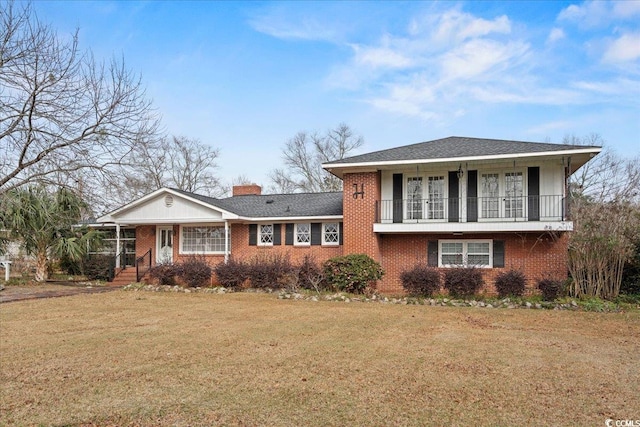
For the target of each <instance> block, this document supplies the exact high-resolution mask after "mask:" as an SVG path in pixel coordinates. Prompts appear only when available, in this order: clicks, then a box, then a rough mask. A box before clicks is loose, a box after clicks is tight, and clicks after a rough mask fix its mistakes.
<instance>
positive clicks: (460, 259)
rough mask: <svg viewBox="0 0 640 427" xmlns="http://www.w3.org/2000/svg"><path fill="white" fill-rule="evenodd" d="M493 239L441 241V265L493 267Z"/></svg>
mask: <svg viewBox="0 0 640 427" xmlns="http://www.w3.org/2000/svg"><path fill="white" fill-rule="evenodd" d="M491 262H492V260H491V240H449V241H442V240H441V241H440V266H441V267H491Z"/></svg>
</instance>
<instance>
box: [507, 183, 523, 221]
mask: <svg viewBox="0 0 640 427" xmlns="http://www.w3.org/2000/svg"><path fill="white" fill-rule="evenodd" d="M504 194H505V199H504V214H505V217H507V218H521V217H522V216H524V209H523V207H524V197H523V196H524V177H523V175H522V172H508V173H506V174H505V176H504Z"/></svg>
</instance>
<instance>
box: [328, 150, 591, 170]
mask: <svg viewBox="0 0 640 427" xmlns="http://www.w3.org/2000/svg"><path fill="white" fill-rule="evenodd" d="M600 151H602V147H589V148H581V149H575V150H561V151H542V152H538V153H535V152H534V153H513V154H498V155H495V154H491V155H486V156H468V157H445V158H438V159H412V160H389V161H382V162H362V163H323V164H322V168H323V169H328V170H331V169H344V168H365V167H375V166H402V165H415V164H416V163H420V164H429V163H452V162H453V163H455V162H471V161H476V160H508V159H517V158H523V157H524V158H526V157H549V156H568V155H572V154H590V153H595V154H597V153H599V152H600Z"/></svg>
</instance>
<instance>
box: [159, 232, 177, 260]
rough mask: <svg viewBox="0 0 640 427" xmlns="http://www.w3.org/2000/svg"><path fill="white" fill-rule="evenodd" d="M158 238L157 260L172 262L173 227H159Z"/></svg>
mask: <svg viewBox="0 0 640 427" xmlns="http://www.w3.org/2000/svg"><path fill="white" fill-rule="evenodd" d="M156 239H157V242H158V245H157V251H156V262H157V263H158V264H171V263H172V262H173V227H158V229H157V230H156Z"/></svg>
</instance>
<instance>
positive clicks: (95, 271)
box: [82, 255, 116, 280]
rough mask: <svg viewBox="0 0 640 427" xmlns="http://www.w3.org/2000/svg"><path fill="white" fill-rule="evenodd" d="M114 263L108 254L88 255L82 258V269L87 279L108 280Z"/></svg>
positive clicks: (113, 259)
mask: <svg viewBox="0 0 640 427" xmlns="http://www.w3.org/2000/svg"><path fill="white" fill-rule="evenodd" d="M115 263H116V261H115V258H114V257H112V256H110V255H88V256H86V257H85V258H84V259H83V260H82V270H83V272H84V275H85V276H86V277H87V279H89V280H110V279H111V278H112V272H113V269H114V268H115Z"/></svg>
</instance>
